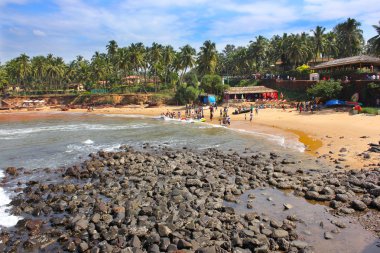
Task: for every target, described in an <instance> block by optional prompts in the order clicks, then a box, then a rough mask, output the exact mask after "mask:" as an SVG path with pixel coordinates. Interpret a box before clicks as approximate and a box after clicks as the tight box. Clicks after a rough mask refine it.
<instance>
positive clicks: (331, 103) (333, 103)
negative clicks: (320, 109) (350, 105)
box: [325, 99, 346, 106]
mask: <svg viewBox="0 0 380 253" xmlns="http://www.w3.org/2000/svg"><path fill="white" fill-rule="evenodd" d="M337 105H346V102H345V101H343V100H338V99H331V100H329V101H327V102H326V103H325V106H337Z"/></svg>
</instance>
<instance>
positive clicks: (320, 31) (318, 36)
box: [311, 26, 326, 61]
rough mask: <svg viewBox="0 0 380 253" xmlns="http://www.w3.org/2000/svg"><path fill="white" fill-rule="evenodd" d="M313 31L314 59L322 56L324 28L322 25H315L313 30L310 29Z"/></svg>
mask: <svg viewBox="0 0 380 253" xmlns="http://www.w3.org/2000/svg"><path fill="white" fill-rule="evenodd" d="M311 31H312V32H313V36H314V37H313V43H314V48H313V49H314V56H315V58H314V59H315V61H316V60H317V58H319V57H323V54H324V48H325V36H324V32H325V31H326V28H324V27H322V26H317V27H316V28H315V30H311Z"/></svg>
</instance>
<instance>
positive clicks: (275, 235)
mask: <svg viewBox="0 0 380 253" xmlns="http://www.w3.org/2000/svg"><path fill="white" fill-rule="evenodd" d="M288 236H289V233H288V231H286V230H283V229H275V230H274V231H273V233H272V237H273V238H286V237H288Z"/></svg>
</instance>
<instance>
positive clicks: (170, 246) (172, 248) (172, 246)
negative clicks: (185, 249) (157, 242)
mask: <svg viewBox="0 0 380 253" xmlns="http://www.w3.org/2000/svg"><path fill="white" fill-rule="evenodd" d="M177 250H178V249H177V245H175V244H170V245H169V246H168V248H167V252H176V251H177Z"/></svg>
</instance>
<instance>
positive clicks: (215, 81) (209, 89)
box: [201, 75, 225, 95]
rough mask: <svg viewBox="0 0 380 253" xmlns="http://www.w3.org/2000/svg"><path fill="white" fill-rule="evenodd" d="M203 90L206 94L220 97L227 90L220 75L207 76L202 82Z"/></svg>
mask: <svg viewBox="0 0 380 253" xmlns="http://www.w3.org/2000/svg"><path fill="white" fill-rule="evenodd" d="M201 88H202V90H204V91H205V92H206V93H210V94H215V95H219V94H222V93H223V91H224V90H225V86H224V85H223V81H222V78H221V77H220V76H218V75H205V76H203V78H202V81H201Z"/></svg>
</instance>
